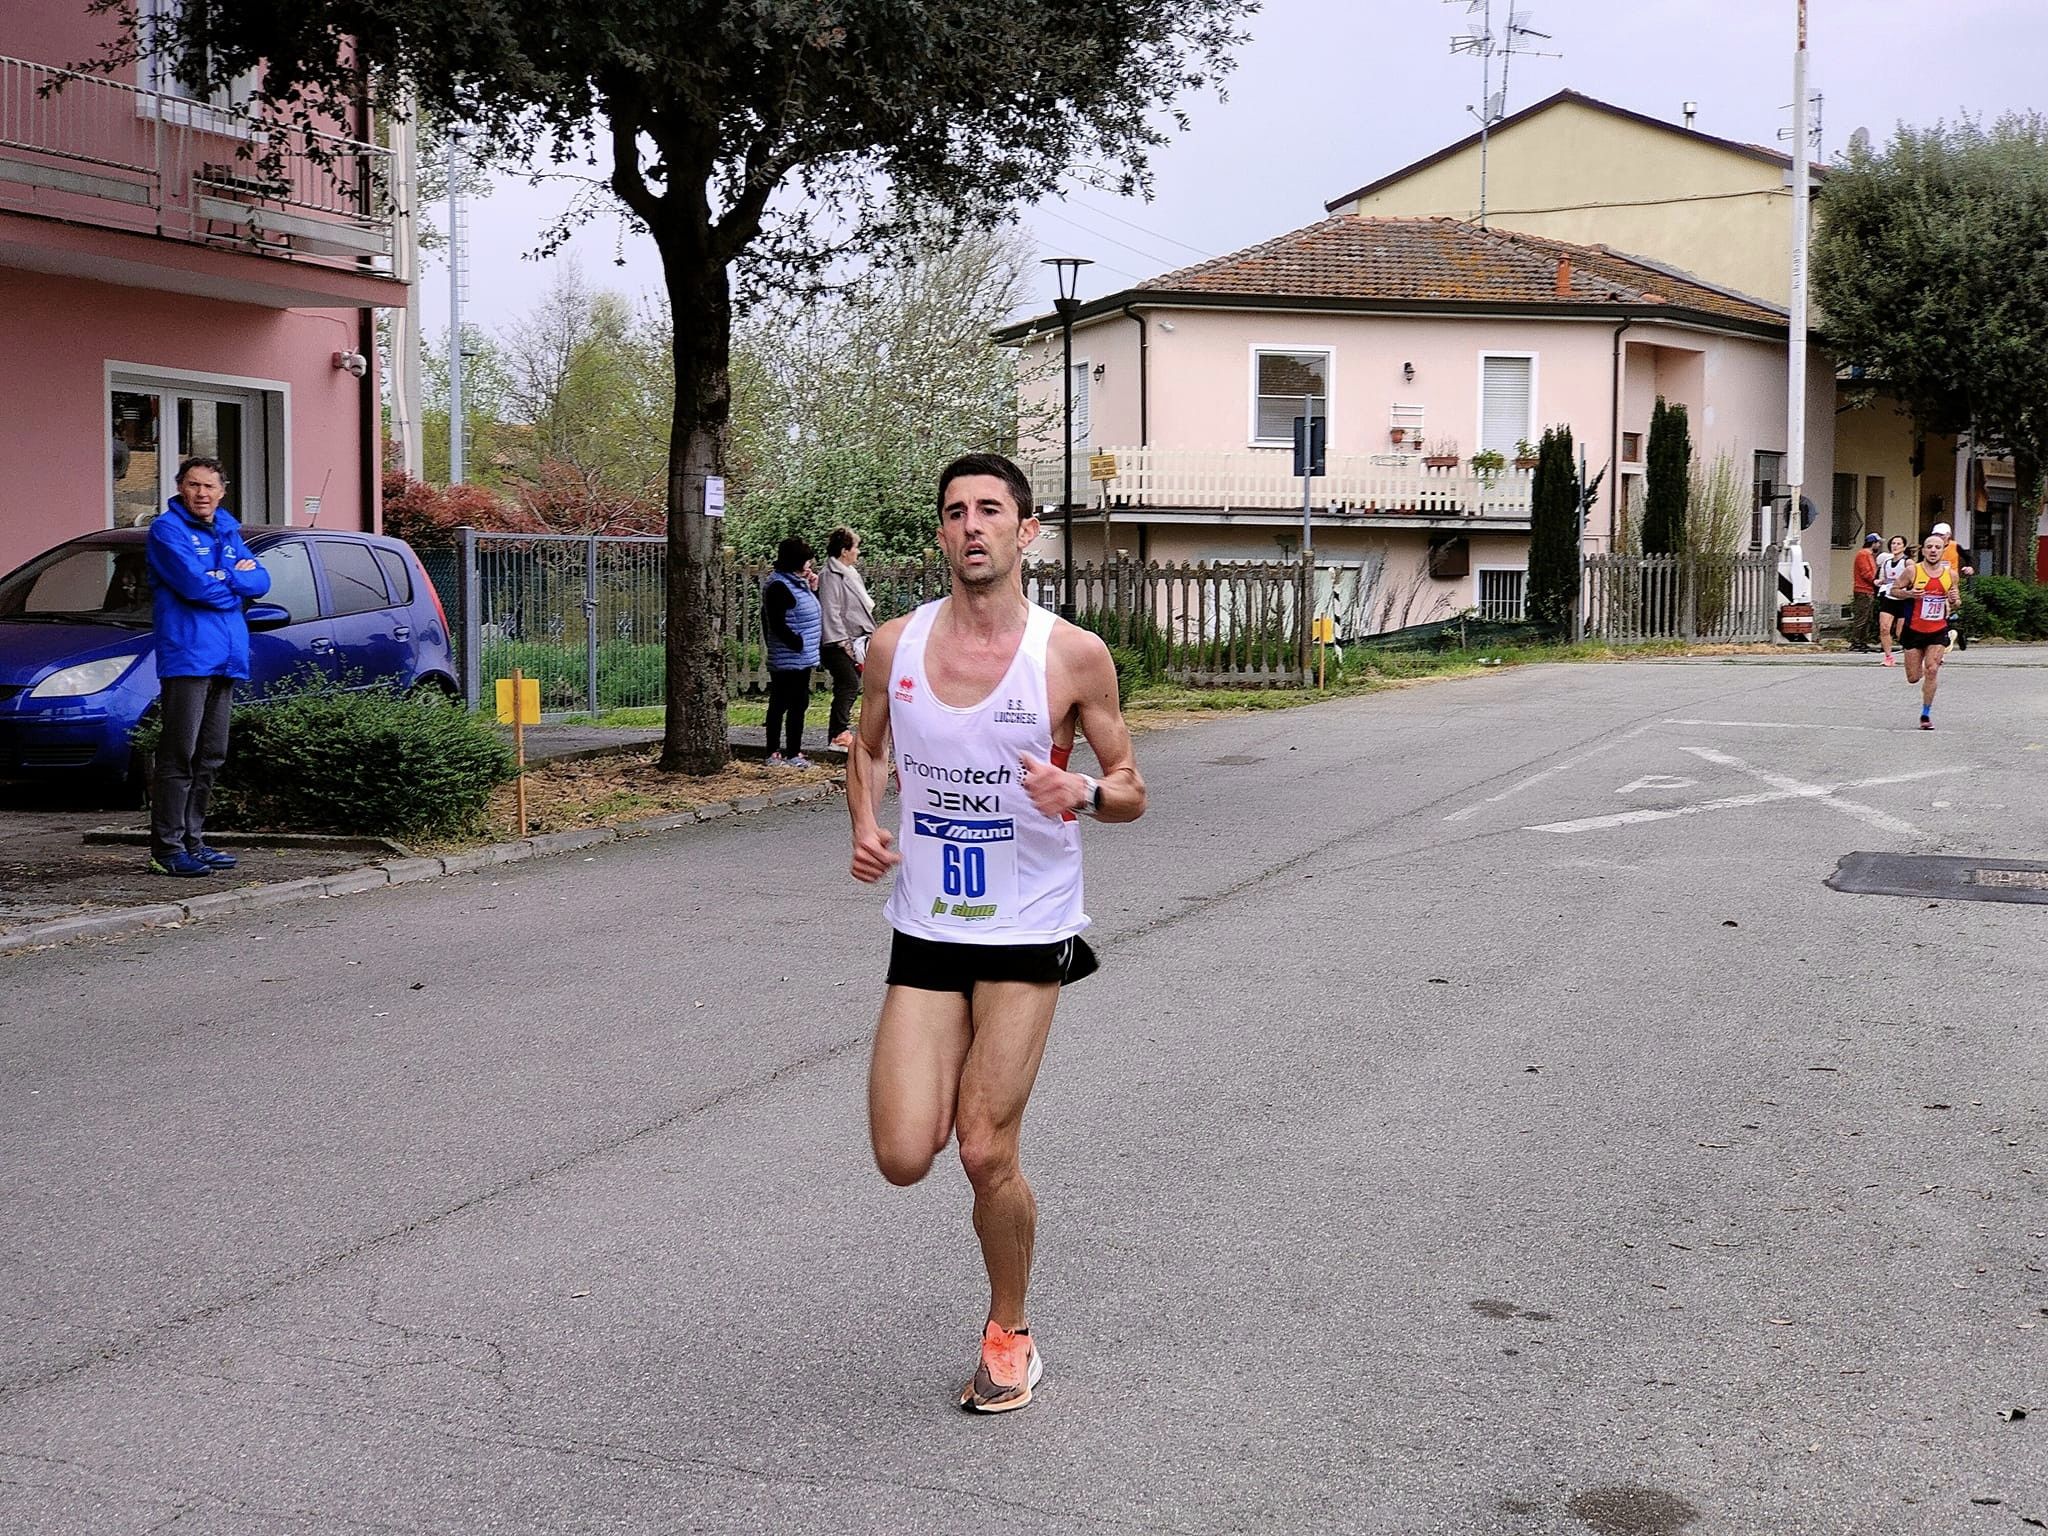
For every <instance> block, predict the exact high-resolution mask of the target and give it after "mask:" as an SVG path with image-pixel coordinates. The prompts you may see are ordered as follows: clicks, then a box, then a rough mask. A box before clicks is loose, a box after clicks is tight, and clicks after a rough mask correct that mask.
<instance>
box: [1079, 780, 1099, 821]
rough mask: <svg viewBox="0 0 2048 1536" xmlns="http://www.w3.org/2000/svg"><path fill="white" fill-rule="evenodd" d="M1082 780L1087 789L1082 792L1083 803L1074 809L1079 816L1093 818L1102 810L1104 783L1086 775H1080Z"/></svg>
mask: <svg viewBox="0 0 2048 1536" xmlns="http://www.w3.org/2000/svg"><path fill="white" fill-rule="evenodd" d="M1080 779H1081V782H1082V784H1084V785H1086V786H1087V787H1086V789H1084V790H1083V792H1082V795H1081V803H1080V804H1079V805H1077V806H1075V807H1074V811H1075V813H1076V814H1077V815H1081V816H1093V815H1095V814H1096V813H1097V812H1098V811H1100V810H1101V809H1102V783H1101V781H1100V780H1099V779H1092V778H1090V777H1089V776H1088V775H1087V774H1085V773H1084V774H1082V775H1080Z"/></svg>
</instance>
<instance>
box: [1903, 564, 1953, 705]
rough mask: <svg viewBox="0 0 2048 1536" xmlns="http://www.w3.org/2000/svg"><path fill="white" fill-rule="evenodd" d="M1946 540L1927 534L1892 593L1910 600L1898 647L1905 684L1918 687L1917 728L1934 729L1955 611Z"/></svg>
mask: <svg viewBox="0 0 2048 1536" xmlns="http://www.w3.org/2000/svg"><path fill="white" fill-rule="evenodd" d="M1947 544H1948V540H1947V539H1945V538H1943V537H1942V536H1941V535H1940V534H1938V533H1930V534H1929V535H1927V537H1926V538H1925V539H1922V540H1921V541H1920V558H1919V559H1918V560H1916V561H1914V562H1913V563H1912V564H1911V565H1910V566H1908V567H1907V568H1906V574H1905V576H1904V578H1903V579H1901V580H1900V581H1899V582H1897V583H1896V584H1895V587H1894V590H1896V591H1899V592H1902V593H1904V594H1905V595H1906V596H1908V597H1909V598H1910V599H1911V600H1912V607H1911V608H1910V609H1909V610H1908V611H1907V615H1906V632H1905V635H1904V637H1903V638H1902V640H1901V641H1900V644H1901V645H1902V646H1903V647H1904V648H1905V652H1906V681H1907V682H1909V683H1918V684H1919V685H1920V729H1921V730H1923V731H1931V730H1933V729H1934V690H1935V689H1936V688H1937V687H1938V686H1939V685H1940V682H1941V658H1942V657H1944V656H1946V655H1947V654H1948V626H1949V615H1950V614H1951V613H1952V612H1953V611H1954V608H1955V594H1956V570H1955V567H1954V566H1952V565H1950V564H1949V563H1948V561H1947V560H1946V559H1945V558H1943V553H1942V551H1943V550H1944V549H1945V548H1946V546H1947Z"/></svg>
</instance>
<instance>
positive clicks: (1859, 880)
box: [1827, 853, 2048, 904]
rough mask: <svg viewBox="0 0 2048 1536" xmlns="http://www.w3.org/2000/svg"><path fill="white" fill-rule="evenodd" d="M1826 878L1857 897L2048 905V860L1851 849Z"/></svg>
mask: <svg viewBox="0 0 2048 1536" xmlns="http://www.w3.org/2000/svg"><path fill="white" fill-rule="evenodd" d="M1827 883H1828V884H1829V885H1830V886H1832V887H1833V888H1834V889H1835V890H1838V891H1845V892H1847V893H1848V894H1850V895H1852V896H1919V897H1923V898H1924V897H1933V898H1935V899H1937V900H1942V901H2025V902H2036V903H2042V904H2048V864H2043V863H2040V862H2038V861H2034V860H2028V859H1970V858H1961V857H1958V856H1956V855H1954V854H1943V853H1850V854H1844V855H1843V857H1842V862H1841V863H1839V864H1837V865H1836V866H1835V872H1834V873H1833V874H1832V875H1830V876H1829V877H1828V882H1827Z"/></svg>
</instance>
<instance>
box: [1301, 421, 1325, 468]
mask: <svg viewBox="0 0 2048 1536" xmlns="http://www.w3.org/2000/svg"><path fill="white" fill-rule="evenodd" d="M1329 426H1330V424H1329V423H1328V422H1327V421H1325V420H1324V419H1323V418H1322V417H1320V416H1318V417H1316V418H1315V419H1314V420H1313V421H1310V420H1309V419H1308V418H1307V417H1303V416H1297V417H1295V418H1294V472H1295V473H1296V474H1297V475H1302V476H1309V475H1325V474H1328V473H1329V471H1328V470H1327V469H1326V468H1325V467H1324V462H1325V454H1324V446H1325V440H1326V439H1327V438H1328V437H1329V435H1330V433H1329ZM1304 427H1307V428H1308V429H1309V431H1308V432H1307V434H1306V435H1307V438H1308V442H1307V448H1306V451H1304V448H1303V437H1304V432H1303V428H1304Z"/></svg>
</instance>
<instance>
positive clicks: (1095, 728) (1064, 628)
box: [1024, 624, 1145, 821]
mask: <svg viewBox="0 0 2048 1536" xmlns="http://www.w3.org/2000/svg"><path fill="white" fill-rule="evenodd" d="M1046 649H1047V657H1046V660H1047V663H1048V670H1049V672H1050V673H1051V674H1052V677H1051V678H1049V679H1048V682H1049V684H1050V686H1048V688H1047V690H1046V691H1047V692H1048V693H1050V694H1052V695H1053V696H1054V697H1055V698H1069V699H1072V700H1073V710H1074V717H1075V723H1076V724H1077V726H1078V727H1079V728H1080V732H1081V734H1082V735H1083V736H1086V737H1087V738H1088V745H1089V747H1090V748H1091V749H1092V750H1093V751H1094V753H1095V761H1096V762H1097V763H1099V764H1101V766H1102V773H1101V775H1100V779H1099V782H1100V783H1101V785H1102V808H1101V809H1100V810H1099V811H1097V812H1096V815H1095V819H1096V820H1097V821H1136V820H1137V819H1138V818H1139V817H1140V816H1142V815H1144V814H1145V781H1144V779H1143V778H1141V777H1140V776H1139V774H1138V761H1137V757H1136V754H1135V753H1133V751H1132V750H1131V730H1130V727H1129V726H1127V725H1125V724H1124V712H1123V709H1122V707H1121V706H1120V705H1119V704H1118V703H1117V698H1116V663H1115V662H1113V661H1111V660H1110V659H1109V647H1108V646H1106V645H1104V644H1103V643H1102V640H1101V638H1100V637H1099V636H1096V635H1093V634H1090V633H1089V632H1088V631H1087V630H1085V629H1079V628H1076V627H1075V626H1074V625H1072V624H1060V625H1057V626H1055V627H1054V629H1053V632H1052V642H1051V644H1050V645H1048V646H1047V648H1046ZM1053 679H1057V680H1058V681H1057V682H1054V681H1053ZM1083 790H1084V786H1083V785H1082V783H1081V775H1079V774H1078V773H1068V772H1066V771H1064V770H1062V769H1059V768H1054V767H1052V766H1051V765H1049V764H1045V763H1040V762H1038V761H1037V760H1036V759H1030V760H1027V761H1026V763H1025V765H1024V791H1025V793H1026V794H1028V795H1030V796H1031V803H1032V804H1033V805H1035V806H1037V807H1038V808H1039V810H1041V811H1043V812H1044V813H1045V814H1046V815H1048V816H1052V815H1057V814H1062V813H1064V812H1066V811H1069V810H1072V809H1073V808H1074V807H1075V806H1077V805H1079V804H1080V803H1081V797H1082V794H1083Z"/></svg>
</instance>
